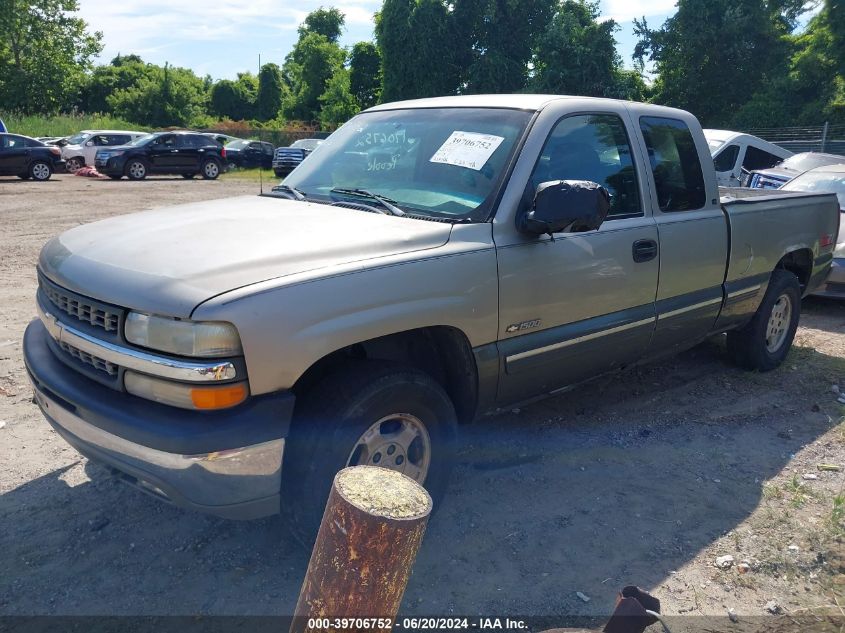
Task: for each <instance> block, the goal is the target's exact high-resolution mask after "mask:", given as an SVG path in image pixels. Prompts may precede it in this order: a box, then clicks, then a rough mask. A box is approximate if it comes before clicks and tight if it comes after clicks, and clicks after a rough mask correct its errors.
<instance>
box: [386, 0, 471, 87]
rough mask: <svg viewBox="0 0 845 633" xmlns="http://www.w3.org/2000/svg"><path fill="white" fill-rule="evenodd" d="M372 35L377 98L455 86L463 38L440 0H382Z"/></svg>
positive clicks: (466, 46) (465, 49)
mask: <svg viewBox="0 0 845 633" xmlns="http://www.w3.org/2000/svg"><path fill="white" fill-rule="evenodd" d="M375 35H376V42H377V46H378V50H379V53H380V55H381V72H382V95H381V99H382V101H397V100H400V99H415V98H418V97H434V96H439V95H446V94H454V93H455V92H457V90H458V88H459V87H460V81H461V65H462V63H463V62H466V60H467V57H468V53H469V43H468V41H467V39H466V37H462V36H461V34H460V33H459V32H458V23H457V22H456V20H455V16H454V12H453V11H452V8H451V6H450V5H447V4H446V3H445V2H444V1H443V0H384V5H383V6H382V9H381V11H380V12H379V13H378V14H377V15H376V28H375Z"/></svg>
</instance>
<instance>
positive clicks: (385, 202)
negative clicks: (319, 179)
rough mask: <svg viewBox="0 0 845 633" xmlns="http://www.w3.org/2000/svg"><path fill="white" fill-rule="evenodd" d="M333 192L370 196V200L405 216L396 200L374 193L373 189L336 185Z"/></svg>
mask: <svg viewBox="0 0 845 633" xmlns="http://www.w3.org/2000/svg"><path fill="white" fill-rule="evenodd" d="M332 193H341V194H345V195H347V196H359V197H361V198H368V199H370V200H375V201H376V202H378V203H379V204H381V206H382V207H384V208H385V209H387V210H388V211H390V213H392V214H393V215H397V216H400V217H401V216H403V215H405V212H404V211H403V210H402V209H400V208H399V207H397V206H396V201H395V200H391V199H390V198H386V197H385V196H380V195H379V194H377V193H373V192H372V191H367V190H366V189H347V188H345V187H335V188H334V189H332Z"/></svg>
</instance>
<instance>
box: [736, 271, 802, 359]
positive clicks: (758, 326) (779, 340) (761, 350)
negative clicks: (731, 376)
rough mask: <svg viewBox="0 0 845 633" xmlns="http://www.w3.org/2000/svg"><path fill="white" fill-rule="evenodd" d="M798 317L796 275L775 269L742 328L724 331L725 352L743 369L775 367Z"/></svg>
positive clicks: (798, 288)
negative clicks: (761, 298)
mask: <svg viewBox="0 0 845 633" xmlns="http://www.w3.org/2000/svg"><path fill="white" fill-rule="evenodd" d="M800 316H801V286H800V284H799V283H798V278H797V277H796V276H795V275H794V274H792V273H791V272H789V271H786V270H775V271H774V272H773V273H772V277H771V280H770V281H769V287H768V288H767V289H766V295H765V296H764V297H763V301H762V303H761V304H760V307H759V308H757V312H756V313H755V314H754V317H753V318H752V319H751V321H750V322H749V323H748V324H747V325H746V326H745V327H743V328H742V329H739V330H735V331H733V332H728V353H729V354H730V355H731V357H732V359H733V361H734V362H735V363H736V364H737V365H739V366H740V367H743V368H745V369H756V370H757V371H770V370H772V369H775V368H776V367H777V366H778V365H780V364H781V363H782V362H783V359H784V358H786V355H787V354H788V353H789V348H790V347H791V346H792V340H793V339H794V338H795V330H796V329H798V319H799V318H800Z"/></svg>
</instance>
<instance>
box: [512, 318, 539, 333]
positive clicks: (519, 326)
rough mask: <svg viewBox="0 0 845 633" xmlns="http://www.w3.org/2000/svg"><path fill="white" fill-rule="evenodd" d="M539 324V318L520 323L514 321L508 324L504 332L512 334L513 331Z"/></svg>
mask: <svg viewBox="0 0 845 633" xmlns="http://www.w3.org/2000/svg"><path fill="white" fill-rule="evenodd" d="M539 326H540V319H534V320H533V321H523V322H522V323H514V324H513V325H509V326H508V327H507V329H506V330H505V332H507V333H508V334H513V333H514V332H522V331H523V330H530V329H531V328H535V327H539Z"/></svg>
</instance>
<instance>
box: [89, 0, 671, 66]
mask: <svg viewBox="0 0 845 633" xmlns="http://www.w3.org/2000/svg"><path fill="white" fill-rule="evenodd" d="M675 1H676V0H602V2H601V8H602V17H603V18H613V19H614V20H616V22H617V23H618V24H619V26H620V27H621V28H620V29H619V31H618V32H617V33H616V39H617V42H618V45H619V53H620V54H621V55H622V58H623V61H624V62H625V65H626V66H628V67H630V66H631V55H632V54H633V52H634V45H635V44H636V38H635V37H634V33H633V28H634V23H633V20H634V18H639V17H643V16H645V17H646V18H647V20H648V23H649V25H650V26H651V27H657V26H660V25H661V24H662V23H663V21H664V20H665V19H666V18H667V17H669V16H670V15H671V14H672V13H674V11H675ZM286 4H288V3H284V2H279V1H278V0H120V1H119V2H115V0H80V3H79V5H80V12H79V13H80V16H81V17H82V18H84V19H85V20H86V21H87V22H88V25H89V27H90V28H91V30H94V31H102V33H103V43H104V45H105V47H104V49H103V52H102V54H101V55H100V58H99V60H98V61H99V62H100V63H108V62H109V61H110V60H111V59H112V58H113V57H114V56H115V55H117V54H118V53H122V54H130V53H134V54H137V55H140V56H141V57H142V58H143V59H144V61H148V62H153V63H156V64H164V63H165V62H169V63H170V64H171V65H173V66H183V67H187V68H191V69H193V70H194V72H196V73H197V74H198V75H201V76H204V75H211V77H212V78H213V79H215V80H216V79H231V78H234V77H236V76H237V73H238V72H242V71H245V70H251V71H253V72H257V69H258V56H259V54H260V55H261V61H262V63H266V62H275V63H277V64H279V65H281V64H282V62H283V61H284V58H285V55H287V54H288V52H289V51H290V50H291V48H293V45H294V43H295V42H296V39H297V32H296V28H297V26H299V24H300V23H301V22H302V20H303V19H304V18H305V16H306V15H308V13H309V12H310V11H312V10H314V9H317V8H319V7H320V6H326V7H329V6H334V7H337V8H338V9H340V10H341V11H342V12H343V13H344V14H345V16H346V30H345V32H344V33H343V36H342V37H341V42H340V43H341V45H343V46H350V47H351V46H352V45H353V44H354V43H355V42H359V41H361V40H371V39H372V37H373V14H374V13H375V12H376V11H377V10H378V9H379V8H380V7H381V4H382V0H336V1H332V0H298V1H297V2H296V3H295V4H293V3H291V4H289V5H288V6H285V5H286Z"/></svg>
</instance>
